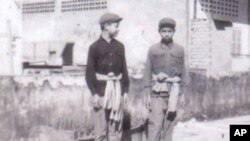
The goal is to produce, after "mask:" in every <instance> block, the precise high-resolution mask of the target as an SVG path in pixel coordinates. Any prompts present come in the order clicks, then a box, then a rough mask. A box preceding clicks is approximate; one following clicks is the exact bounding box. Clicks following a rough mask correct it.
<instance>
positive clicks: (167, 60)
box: [144, 18, 184, 141]
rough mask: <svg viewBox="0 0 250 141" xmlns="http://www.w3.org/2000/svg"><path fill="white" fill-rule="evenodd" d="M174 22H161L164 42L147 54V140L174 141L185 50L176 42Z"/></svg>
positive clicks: (169, 20)
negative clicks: (174, 38)
mask: <svg viewBox="0 0 250 141" xmlns="http://www.w3.org/2000/svg"><path fill="white" fill-rule="evenodd" d="M175 26H176V22H175V20H173V19H171V18H163V19H162V20H161V21H160V22H159V33H160V35H161V38H162V39H161V42H160V43H157V44H155V45H152V46H151V47H150V49H149V51H148V55H147V62H146V68H145V75H144V79H145V93H146V94H147V99H146V105H147V107H148V108H149V110H150V113H149V118H148V119H149V120H148V141H171V140H172V134H173V128H174V126H175V124H176V122H175V121H176V120H175V118H176V111H177V101H178V97H179V94H180V86H181V83H182V82H183V75H184V49H183V47H181V46H180V45H178V44H176V43H174V42H173V38H172V37H173V35H174V33H175Z"/></svg>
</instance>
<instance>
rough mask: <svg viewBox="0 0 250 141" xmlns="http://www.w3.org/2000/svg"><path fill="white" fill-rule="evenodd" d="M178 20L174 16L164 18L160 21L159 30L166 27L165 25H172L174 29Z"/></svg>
mask: <svg viewBox="0 0 250 141" xmlns="http://www.w3.org/2000/svg"><path fill="white" fill-rule="evenodd" d="M175 26H176V22H175V20H174V19H172V18H163V19H161V20H160V22H159V30H160V29H162V28H164V27H170V28H172V29H175Z"/></svg>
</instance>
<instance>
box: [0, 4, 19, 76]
mask: <svg viewBox="0 0 250 141" xmlns="http://www.w3.org/2000/svg"><path fill="white" fill-rule="evenodd" d="M0 15H1V17H0V46H1V48H0V60H1V67H0V75H20V74H22V48H21V47H22V13H21V3H20V1H18V0H1V1H0Z"/></svg>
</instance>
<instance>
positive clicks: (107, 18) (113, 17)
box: [99, 13, 122, 25]
mask: <svg viewBox="0 0 250 141" xmlns="http://www.w3.org/2000/svg"><path fill="white" fill-rule="evenodd" d="M121 20H122V18H121V17H119V16H118V15H117V14H115V13H105V14H103V15H102V16H101V18H100V20H99V23H100V24H101V25H103V24H105V23H113V22H120V21H121Z"/></svg>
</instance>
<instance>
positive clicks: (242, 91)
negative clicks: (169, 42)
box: [0, 73, 250, 141]
mask: <svg viewBox="0 0 250 141" xmlns="http://www.w3.org/2000/svg"><path fill="white" fill-rule="evenodd" d="M22 79H23V80H24V79H25V80H27V78H25V77H21V78H13V77H0V121H1V122H0V136H1V139H0V141H1V140H3V141H8V140H14V139H20V138H23V139H26V138H30V137H35V136H37V135H38V134H39V130H38V129H39V127H41V126H47V127H51V128H54V129H57V130H71V131H76V133H77V135H78V136H91V135H92V130H93V120H91V113H92V108H91V104H90V101H91V95H90V93H89V91H88V89H87V88H86V86H85V84H84V83H82V82H81V83H72V84H70V82H73V80H77V81H79V82H80V80H82V81H84V78H83V77H77V78H74V77H73V78H69V77H67V79H66V78H64V77H63V76H60V78H55V77H48V78H46V79H44V78H42V77H41V78H34V79H33V80H32V79H30V78H29V79H30V80H32V81H29V82H27V81H26V82H27V83H21V81H20V80H22ZM51 79H53V83H52V80H51ZM68 79H69V80H70V81H68ZM55 80H59V81H58V83H57V84H56V85H55V83H54V82H55ZM142 84H143V81H142V80H138V79H132V78H131V85H130V95H129V104H128V107H127V109H126V119H125V121H124V123H125V124H126V126H125V129H131V128H132V129H135V128H138V127H140V126H141V125H143V124H144V123H145V121H146V119H147V114H148V111H147V109H146V107H145V105H144V103H143V98H144V96H145V94H144V93H143V86H142ZM249 86H250V74H249V73H245V74H239V75H234V76H226V77H222V78H220V79H214V78H207V77H205V76H202V75H200V74H195V73H190V74H189V81H188V82H187V87H186V88H185V90H184V94H185V106H184V107H183V110H184V111H185V113H184V115H183V116H182V117H181V119H182V120H188V119H190V118H192V117H195V118H197V119H200V120H204V119H208V120H210V119H218V118H224V117H229V116H236V115H244V114H250V87H249Z"/></svg>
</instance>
